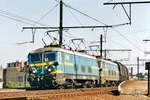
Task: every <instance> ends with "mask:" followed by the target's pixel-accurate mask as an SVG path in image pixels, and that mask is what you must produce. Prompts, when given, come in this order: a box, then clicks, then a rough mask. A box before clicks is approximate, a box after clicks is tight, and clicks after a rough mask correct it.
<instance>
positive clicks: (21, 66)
mask: <svg viewBox="0 0 150 100" xmlns="http://www.w3.org/2000/svg"><path fill="white" fill-rule="evenodd" d="M10 67H14V68H16V69H17V70H18V71H23V70H24V69H25V67H26V61H15V62H10V63H7V68H10Z"/></svg>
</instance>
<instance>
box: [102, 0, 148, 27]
mask: <svg viewBox="0 0 150 100" xmlns="http://www.w3.org/2000/svg"><path fill="white" fill-rule="evenodd" d="M149 3H150V1H135V2H108V3H104V5H114V7H115V6H116V5H121V6H122V8H123V10H124V12H125V14H126V16H127V17H128V19H129V24H130V25H131V5H132V4H149ZM124 5H129V12H127V10H126V8H125V7H124Z"/></svg>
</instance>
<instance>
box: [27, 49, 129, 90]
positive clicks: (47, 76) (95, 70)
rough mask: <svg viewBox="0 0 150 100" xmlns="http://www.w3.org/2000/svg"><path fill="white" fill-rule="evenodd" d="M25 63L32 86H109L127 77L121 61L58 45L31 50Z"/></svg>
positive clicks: (126, 71)
mask: <svg viewBox="0 0 150 100" xmlns="http://www.w3.org/2000/svg"><path fill="white" fill-rule="evenodd" d="M28 66H29V76H28V81H29V83H30V86H31V87H32V88H67V87H77V86H82V87H95V86H112V85H116V84H119V83H120V82H121V81H124V80H127V79H128V77H129V75H128V70H127V68H126V67H125V66H124V65H122V64H121V63H118V62H112V61H108V60H104V59H98V58H96V57H94V56H90V55H87V54H85V53H81V52H77V51H72V50H66V49H62V48H58V47H44V48H40V49H36V50H34V51H32V52H30V53H29V55H28Z"/></svg>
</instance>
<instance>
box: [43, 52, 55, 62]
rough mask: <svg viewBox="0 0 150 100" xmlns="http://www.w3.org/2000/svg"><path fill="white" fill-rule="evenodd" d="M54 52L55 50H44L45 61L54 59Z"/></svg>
mask: <svg viewBox="0 0 150 100" xmlns="http://www.w3.org/2000/svg"><path fill="white" fill-rule="evenodd" d="M55 60H56V53H55V52H45V61H55Z"/></svg>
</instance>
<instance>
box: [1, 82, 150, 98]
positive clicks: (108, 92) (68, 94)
mask: <svg viewBox="0 0 150 100" xmlns="http://www.w3.org/2000/svg"><path fill="white" fill-rule="evenodd" d="M134 82H135V81H133V83H134ZM138 82H139V81H138ZM129 83H132V81H129ZM141 83H143V81H141ZM141 83H140V82H139V83H138V84H141ZM144 84H145V82H144ZM134 85H135V84H134ZM123 86H125V85H123ZM140 86H142V85H140ZM0 100H150V97H148V96H146V94H143V93H141V94H140V93H138V94H137V93H132V94H119V92H118V87H111V88H110V87H101V88H82V89H60V90H58V89H56V90H21V89H19V90H17V89H15V90H14V89H1V90H0Z"/></svg>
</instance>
